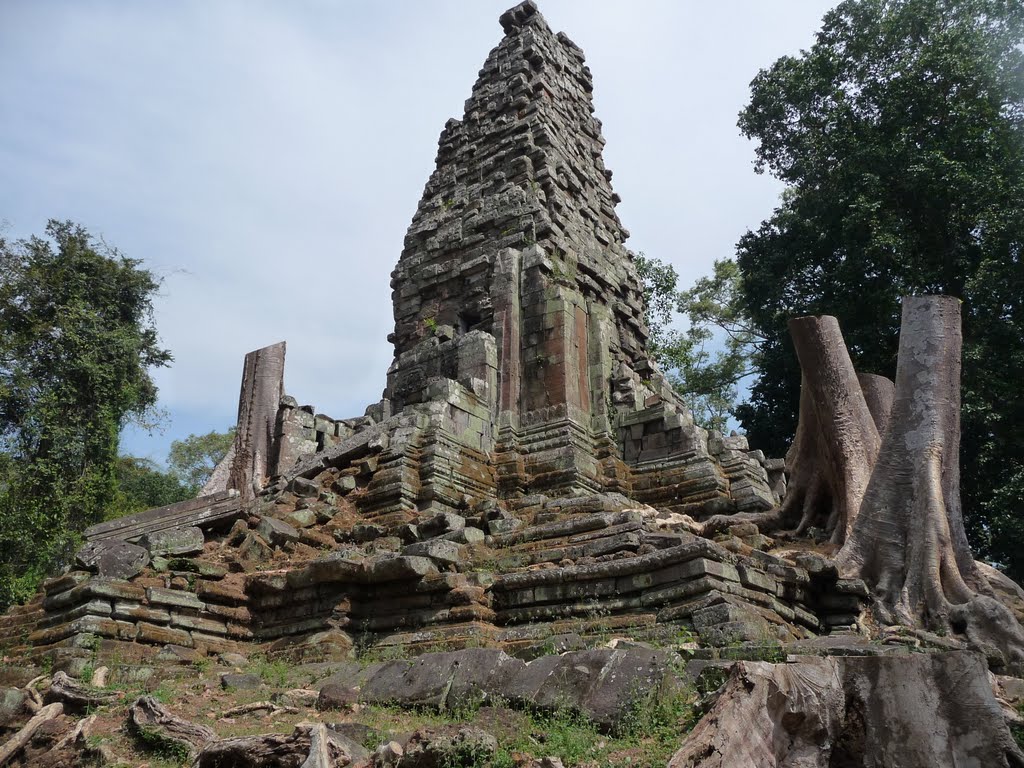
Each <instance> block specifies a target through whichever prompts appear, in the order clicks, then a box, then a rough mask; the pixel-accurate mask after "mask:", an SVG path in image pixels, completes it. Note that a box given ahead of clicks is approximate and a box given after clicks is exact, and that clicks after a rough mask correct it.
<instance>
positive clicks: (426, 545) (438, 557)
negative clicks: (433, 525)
mask: <svg viewBox="0 0 1024 768" xmlns="http://www.w3.org/2000/svg"><path fill="white" fill-rule="evenodd" d="M402 554H403V555H407V556H413V557H429V558H430V559H431V560H435V561H437V562H438V563H441V564H443V565H454V564H456V563H459V562H463V561H464V560H465V559H466V555H465V551H464V550H463V548H462V547H460V546H459V545H458V544H456V543H455V542H453V541H446V540H444V539H431V540H430V541H420V542H417V543H416V544H410V545H409V546H407V547H404V548H403V549H402Z"/></svg>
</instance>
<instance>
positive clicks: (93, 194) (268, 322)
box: [0, 0, 833, 460]
mask: <svg viewBox="0 0 1024 768" xmlns="http://www.w3.org/2000/svg"><path fill="white" fill-rule="evenodd" d="M511 4H512V3H511V2H510V0H501V1H500V2H493V1H492V0H472V1H470V0H459V1H457V0H434V1H433V2H429V3H426V2H413V0H376V2H372V3H368V2H350V1H348V0H334V1H333V2H328V0H292V1H290V2H276V3H270V2H260V1H259V0H246V1H245V2H241V1H240V0H178V1H177V2H157V1H156V0H135V1H134V2H126V1H125V0H119V1H118V2H113V1H111V2H103V1H101V0H74V1H72V0H68V1H67V2H60V1H58V0H0V181H2V183H0V220H6V222H7V224H8V229H7V232H6V235H7V236H8V237H14V238H17V237H21V236H27V235H29V234H32V233H41V232H42V230H43V227H44V225H45V222H46V220H47V219H48V218H51V217H52V218H61V219H65V218H66V219H73V220H75V221H78V222H80V223H82V224H84V225H85V226H86V227H87V228H89V229H90V230H91V231H92V232H94V233H96V234H99V235H102V236H103V237H104V239H105V240H106V241H107V242H108V243H111V244H113V245H115V246H116V247H118V248H119V249H120V250H121V251H122V252H124V253H125V254H126V255H128V256H131V257H133V258H138V259H142V260H144V262H145V264H146V266H147V267H149V268H150V269H152V270H154V271H155V272H156V273H157V274H159V275H161V276H162V277H163V278H164V283H163V288H162V291H161V295H160V297H159V298H158V300H157V302H156V320H157V326H158V328H159V331H160V335H161V339H162V342H163V344H164V345H165V346H166V347H168V348H169V349H171V351H172V352H173V353H174V356H175V362H174V364H173V366H172V367H171V368H169V369H164V370H160V371H158V372H156V379H157V383H158V385H159V387H160V404H161V407H162V408H163V409H165V411H166V412H167V423H166V427H165V429H164V430H163V432H162V433H155V434H149V433H146V432H145V431H142V430H139V429H132V430H129V431H128V433H126V435H125V436H124V442H123V449H124V450H125V451H126V452H129V453H132V454H134V455H139V456H148V457H150V458H153V459H156V460H162V459H163V458H164V457H165V456H166V452H167V447H168V445H169V443H170V441H171V440H173V439H177V438H181V437H184V436H186V435H188V434H189V433H193V432H206V431H209V430H211V429H223V428H225V427H227V426H228V425H230V424H232V423H233V422H234V418H235V409H236V408H237V398H238V384H239V379H240V376H241V366H242V359H243V357H244V355H245V353H246V352H248V351H249V350H252V349H255V348H257V347H261V346H264V345H266V344H270V343H273V342H276V341H280V340H286V341H287V342H288V357H287V369H286V379H285V385H286V389H287V391H288V392H289V394H292V395H294V396H295V397H297V398H298V399H299V400H300V402H304V403H312V404H314V405H316V407H317V408H318V410H320V411H322V412H325V413H328V414H330V415H332V416H334V417H337V418H342V417H348V416H354V415H359V414H361V413H362V412H363V409H364V408H365V406H366V405H367V404H369V403H371V402H374V401H376V400H377V399H379V397H380V393H381V390H382V389H383V386H384V375H385V372H386V370H387V366H388V364H389V363H390V361H391V348H390V345H389V344H388V343H387V341H386V336H387V334H388V333H389V332H390V331H391V329H392V316H391V296H390V287H389V284H388V281H389V276H390V272H391V269H392V268H393V267H394V265H395V263H396V261H397V259H398V256H399V254H400V252H401V248H402V240H403V237H404V234H405V230H406V227H407V226H408V223H409V220H410V219H411V217H412V214H413V212H414V210H415V208H416V203H417V201H418V199H419V196H420V193H421V191H422V189H423V185H424V183H425V182H426V180H427V177H428V175H429V173H430V171H431V169H432V167H433V160H434V155H435V151H436V147H437V137H438V134H439V133H440V130H441V128H442V126H443V125H444V123H445V121H446V120H447V119H448V118H449V117H461V114H462V104H463V102H464V101H465V99H466V98H467V97H468V95H469V92H470V89H471V87H472V85H473V81H474V80H475V79H476V73H477V71H478V70H479V68H480V65H481V64H482V63H483V61H484V58H485V57H486V55H487V52H488V51H489V50H490V48H492V47H493V46H494V45H495V44H496V43H497V42H498V41H499V39H500V37H501V28H500V26H499V25H498V16H499V15H500V14H501V13H502V11H504V10H505V9H506V8H507V7H509V6H510V5H511ZM832 4H833V3H831V2H823V1H818V0H786V2H775V3H768V2H764V1H763V0H723V1H722V2H718V3H708V2H704V1H703V0H701V1H692V0H685V1H684V0H634V1H633V2H630V3H628V4H627V3H622V2H621V0H615V1H611V0H608V1H606V0H540V2H539V5H540V9H541V11H542V12H543V13H544V15H545V16H546V17H547V19H548V22H549V23H550V24H551V26H552V27H554V28H555V29H556V30H562V31H565V32H566V33H567V34H568V35H569V36H570V37H571V38H572V39H573V40H574V41H575V42H576V43H577V44H579V45H580V46H581V47H582V48H583V50H584V52H585V53H586V55H587V60H588V63H589V65H590V67H591V69H592V70H593V72H594V80H595V94H594V98H595V105H596V111H597V116H598V117H599V118H600V119H601V120H602V121H603V123H604V134H605V138H606V139H607V146H606V149H605V162H606V164H607V165H608V167H609V168H611V169H612V170H613V171H614V172H615V178H614V181H613V184H614V186H615V189H616V191H617V192H618V193H619V194H620V195H621V196H622V199H623V202H622V203H621V204H620V205H619V208H618V211H619V215H620V217H621V218H622V220H623V223H624V224H625V226H626V227H627V228H628V229H629V230H630V231H631V233H632V237H631V239H630V241H629V242H628V243H627V245H629V247H631V248H632V249H633V250H635V251H644V252H645V253H646V254H647V255H649V256H655V257H658V258H660V259H663V260H665V261H669V262H671V263H673V264H674V265H675V266H676V268H677V270H678V271H679V273H680V275H681V276H682V283H683V284H689V283H690V282H692V281H693V280H694V279H696V278H697V277H700V276H701V275H703V274H706V273H707V272H708V271H709V270H710V265H711V262H712V261H713V260H714V259H716V258H723V257H726V256H729V255H731V254H732V252H733V247H734V245H735V243H736V241H737V240H738V239H739V237H740V236H741V235H742V234H743V233H744V231H746V230H747V229H749V228H752V227H756V226H757V225H758V223H759V222H760V221H761V220H762V219H764V218H766V217H767V216H768V215H769V214H770V213H771V210H772V208H773V207H774V205H775V203H776V201H777V199H778V194H779V192H780V187H779V185H778V184H777V183H776V182H775V181H773V180H772V179H770V178H767V177H764V176H757V175H755V174H754V172H753V166H752V160H753V146H752V145H751V144H750V143H749V142H748V141H746V140H745V139H743V138H742V137H741V136H740V135H739V133H738V130H737V129H736V116H737V113H738V111H739V110H740V109H741V107H742V106H743V105H744V103H745V101H746V98H747V96H748V92H749V91H748V84H749V82H750V80H751V78H753V76H754V75H755V74H756V73H757V71H758V69H759V68H761V67H765V66H768V65H769V64H770V63H771V62H772V61H774V60H775V59H776V58H777V57H779V56H782V55H786V54H795V53H797V52H798V51H799V50H800V49H801V48H806V47H807V46H809V45H810V44H811V43H812V41H813V35H814V32H815V30H816V29H817V28H818V26H819V22H820V19H821V17H822V15H823V14H824V13H825V11H826V10H827V9H828V8H829V7H831V5H832Z"/></svg>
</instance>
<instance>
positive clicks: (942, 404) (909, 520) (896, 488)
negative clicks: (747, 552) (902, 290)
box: [837, 296, 1024, 659]
mask: <svg viewBox="0 0 1024 768" xmlns="http://www.w3.org/2000/svg"><path fill="white" fill-rule="evenodd" d="M960 349H961V336H960V301H959V300H958V299H956V298H954V297H949V296H922V297H910V298H906V299H904V300H903V320H902V325H901V329H900V350H899V360H898V363H897V370H896V389H895V395H894V400H893V405H892V411H891V418H890V423H889V428H888V431H887V432H886V434H885V438H884V440H883V443H882V447H881V450H880V452H879V456H878V461H877V463H876V465H875V469H874V473H873V474H872V477H871V482H870V485H869V486H868V488H867V491H866V493H865V494H864V500H863V504H862V507H861V511H860V514H859V515H858V516H857V518H856V520H855V521H854V526H853V530H852V531H851V534H850V537H849V538H848V539H847V542H846V544H845V546H844V547H843V549H842V550H841V551H840V553H839V556H838V558H837V559H838V563H839V566H840V568H841V569H842V571H843V572H844V573H845V574H847V575H856V576H859V577H860V578H862V579H864V581H865V582H867V583H868V584H869V585H872V587H873V589H874V594H875V610H876V613H877V615H878V618H879V619H880V620H881V621H882V622H884V623H888V624H895V623H899V624H905V625H908V626H915V625H919V624H921V623H922V622H923V623H924V624H925V625H926V626H928V627H930V628H931V629H933V630H936V631H940V632H944V631H952V632H955V633H956V634H959V635H961V636H966V639H967V640H968V642H970V643H971V644H972V645H974V646H975V647H979V648H983V649H986V650H988V651H991V650H993V649H998V650H1000V651H1002V652H1003V653H1004V654H1006V655H1007V656H1009V657H1010V658H1015V659H1016V658H1024V630H1022V629H1021V626H1020V625H1019V624H1018V623H1017V621H1016V619H1014V618H1013V615H1012V614H1011V613H1010V612H1009V610H1008V609H1007V608H1005V607H1004V606H1003V605H1002V604H1000V603H999V602H998V601H996V600H995V599H994V598H992V597H991V596H990V595H989V594H985V595H980V594H979V592H982V591H983V592H986V593H990V590H989V588H988V587H987V585H986V584H985V583H984V580H983V579H982V578H981V577H980V576H979V574H978V572H977V569H976V568H975V566H974V560H973V558H972V556H971V551H970V547H969V546H968V544H967V536H966V534H965V532H964V526H963V517H962V514H961V509H960V470H959V448H960Z"/></svg>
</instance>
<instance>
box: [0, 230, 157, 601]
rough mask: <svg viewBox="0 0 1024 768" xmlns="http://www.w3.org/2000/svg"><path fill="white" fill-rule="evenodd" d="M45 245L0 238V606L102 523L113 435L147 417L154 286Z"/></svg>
mask: <svg viewBox="0 0 1024 768" xmlns="http://www.w3.org/2000/svg"><path fill="white" fill-rule="evenodd" d="M46 233H47V235H48V239H42V238H38V237H32V238H30V239H29V240H25V241H19V242H8V241H6V240H2V239H0V457H2V459H0V606H4V605H7V604H9V603H11V602H12V601H14V600H19V599H22V598H24V597H26V596H27V595H28V594H31V592H32V591H34V589H35V586H36V584H37V583H38V581H39V579H40V578H42V577H43V576H44V575H45V574H46V572H47V571H48V570H49V569H51V568H52V567H54V566H56V565H59V564H60V563H62V562H65V561H66V558H67V557H68V556H69V554H70V553H71V552H72V551H73V547H74V545H75V542H76V537H77V535H78V534H79V533H80V532H81V531H82V529H84V528H85V527H86V526H88V525H90V524H92V523H95V522H99V521H100V520H102V519H103V516H104V510H105V509H106V507H107V506H108V504H109V503H110V502H111V500H112V499H113V497H114V495H115V492H116V487H117V478H116V467H117V448H118V436H119V434H120V431H121V429H122V427H124V426H125V425H126V424H127V423H128V421H129V420H131V419H136V420H142V419H145V418H146V417H147V416H148V415H151V414H152V413H153V408H154V406H155V403H156V386H155V385H154V383H153V380H152V379H151V378H150V375H149V370H150V368H152V367H156V366H162V365H167V364H168V363H169V362H170V360H171V355H170V353H169V352H167V351H166V350H164V349H161V348H160V347H159V346H158V343H157V336H156V330H155V328H154V327H153V322H152V298H153V296H154V294H155V292H156V290H157V288H158V287H159V281H158V280H157V279H156V278H155V277H154V276H153V275H152V274H151V273H150V272H148V271H146V270H144V269H140V268H139V264H140V262H138V261H135V260H133V259H128V258H125V257H123V256H121V255H120V254H118V253H117V252H116V251H113V250H111V249H109V248H107V247H106V246H105V245H103V244H101V243H97V242H96V241H95V240H94V239H93V238H92V237H91V236H90V235H89V234H88V232H86V231H85V230H84V229H83V228H81V227H79V226H76V225H74V224H72V223H70V222H57V221H51V222H50V223H49V224H48V225H47V228H46Z"/></svg>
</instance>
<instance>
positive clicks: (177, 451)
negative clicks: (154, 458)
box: [167, 427, 235, 495]
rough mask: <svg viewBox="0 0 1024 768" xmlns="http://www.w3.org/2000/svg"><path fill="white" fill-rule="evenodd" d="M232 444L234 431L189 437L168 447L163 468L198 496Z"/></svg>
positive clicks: (233, 429)
mask: <svg viewBox="0 0 1024 768" xmlns="http://www.w3.org/2000/svg"><path fill="white" fill-rule="evenodd" d="M234 440H235V428H234V427H231V428H230V429H229V430H227V431H226V432H207V433H206V434H205V435H189V436H188V437H186V438H184V439H183V440H175V441H174V442H173V443H171V450H170V453H169V454H168V457H167V466H168V468H169V469H170V473H171V475H173V476H174V477H176V478H177V479H178V480H179V481H180V482H181V483H182V484H184V485H185V486H187V487H189V488H191V489H192V494H193V495H195V494H197V493H199V491H200V489H202V487H203V486H204V485H206V481H207V480H209V479H210V475H212V474H213V470H214V469H215V468H216V467H217V465H218V464H219V463H220V460H221V459H223V458H224V457H225V456H226V455H227V453H228V451H229V450H230V448H231V444H232V443H233V442H234Z"/></svg>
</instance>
